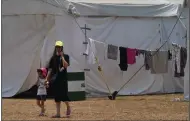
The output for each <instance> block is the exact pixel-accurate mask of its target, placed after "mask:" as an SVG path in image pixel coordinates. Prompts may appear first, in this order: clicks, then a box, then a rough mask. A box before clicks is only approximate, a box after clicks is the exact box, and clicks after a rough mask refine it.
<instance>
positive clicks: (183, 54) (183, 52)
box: [180, 47, 187, 76]
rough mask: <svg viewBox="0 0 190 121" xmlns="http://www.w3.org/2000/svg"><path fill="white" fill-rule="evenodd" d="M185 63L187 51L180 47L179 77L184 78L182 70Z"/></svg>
mask: <svg viewBox="0 0 190 121" xmlns="http://www.w3.org/2000/svg"><path fill="white" fill-rule="evenodd" d="M186 62H187V49H186V48H184V47H181V49H180V76H184V75H185V74H184V69H185V66H186Z"/></svg>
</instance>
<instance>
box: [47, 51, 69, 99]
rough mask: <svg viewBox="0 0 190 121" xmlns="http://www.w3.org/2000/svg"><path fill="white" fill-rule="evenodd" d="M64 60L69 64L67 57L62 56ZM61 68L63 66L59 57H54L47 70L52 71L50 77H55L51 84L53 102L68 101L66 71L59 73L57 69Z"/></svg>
mask: <svg viewBox="0 0 190 121" xmlns="http://www.w3.org/2000/svg"><path fill="white" fill-rule="evenodd" d="M64 58H65V61H67V63H68V64H69V56H68V55H66V54H64ZM61 67H63V64H62V59H61V57H60V56H55V57H54V58H52V59H51V60H50V64H49V68H50V69H52V74H51V75H52V76H53V75H56V77H55V80H54V81H53V83H52V89H53V96H54V100H55V102H60V101H63V102H64V101H70V99H69V97H68V80H67V69H64V70H63V71H61V72H60V71H59V68H61Z"/></svg>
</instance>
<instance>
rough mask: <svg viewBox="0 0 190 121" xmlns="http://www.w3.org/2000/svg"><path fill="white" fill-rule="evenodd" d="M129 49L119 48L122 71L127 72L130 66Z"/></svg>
mask: <svg viewBox="0 0 190 121" xmlns="http://www.w3.org/2000/svg"><path fill="white" fill-rule="evenodd" d="M126 50H127V48H124V47H119V51H120V64H119V67H120V69H121V70H122V71H127V68H128V64H127V51H126Z"/></svg>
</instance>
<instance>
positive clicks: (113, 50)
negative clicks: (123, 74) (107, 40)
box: [107, 45, 118, 60]
mask: <svg viewBox="0 0 190 121" xmlns="http://www.w3.org/2000/svg"><path fill="white" fill-rule="evenodd" d="M117 55H118V47H117V46H114V45H108V52H107V58H108V59H112V60H117Z"/></svg>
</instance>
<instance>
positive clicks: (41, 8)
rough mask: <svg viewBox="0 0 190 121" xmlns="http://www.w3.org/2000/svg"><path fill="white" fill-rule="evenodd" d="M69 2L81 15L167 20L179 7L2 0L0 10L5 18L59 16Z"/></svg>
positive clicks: (133, 1) (134, 0)
mask: <svg viewBox="0 0 190 121" xmlns="http://www.w3.org/2000/svg"><path fill="white" fill-rule="evenodd" d="M69 2H71V3H72V4H73V5H74V6H75V7H76V9H77V11H78V12H79V13H80V15H81V16H138V17H163V16H165V17H169V16H177V15H178V14H179V10H180V8H181V5H180V4H174V3H171V2H169V1H167V0H143V1H142V0H126V1H122V0H117V1H116V0H114V1H113V0H101V1H97V0H90V1H89V0H82V1H81V0H80V1H79V0H69V1H68V0H41V1H36V0H6V1H3V6H2V8H3V10H4V12H3V14H6V15H7V14H57V15H62V12H63V11H62V10H63V9H64V10H68V8H69V5H70V3H69ZM45 3H46V4H45ZM47 3H48V4H47ZM20 6H22V7H20ZM9 8H12V9H9Z"/></svg>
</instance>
